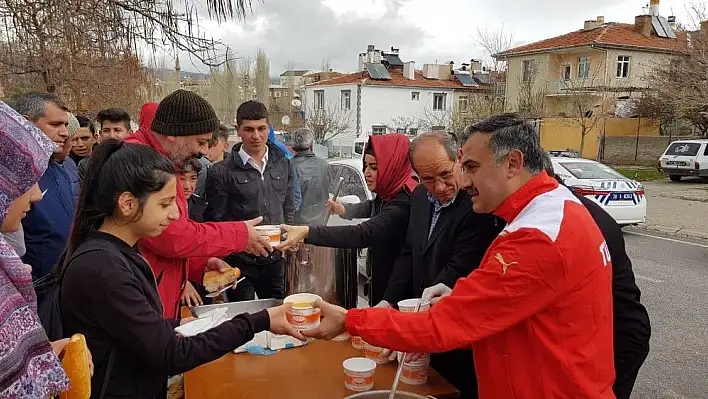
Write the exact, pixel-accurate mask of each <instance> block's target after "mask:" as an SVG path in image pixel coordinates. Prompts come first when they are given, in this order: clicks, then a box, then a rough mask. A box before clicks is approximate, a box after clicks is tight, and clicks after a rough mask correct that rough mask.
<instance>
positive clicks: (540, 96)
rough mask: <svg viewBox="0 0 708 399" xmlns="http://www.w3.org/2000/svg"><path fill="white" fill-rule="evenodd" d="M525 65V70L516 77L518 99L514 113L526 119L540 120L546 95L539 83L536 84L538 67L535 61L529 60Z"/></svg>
mask: <svg viewBox="0 0 708 399" xmlns="http://www.w3.org/2000/svg"><path fill="white" fill-rule="evenodd" d="M527 65H528V67H527V69H526V70H525V71H523V72H522V74H521V76H518V77H517V83H518V87H519V98H518V100H517V110H516V112H518V113H519V114H520V115H522V116H523V117H525V118H528V119H540V118H542V117H543V115H544V109H545V100H546V93H545V89H544V88H543V87H541V84H540V82H537V77H538V67H537V65H536V62H535V60H530V61H529V63H528V64H527Z"/></svg>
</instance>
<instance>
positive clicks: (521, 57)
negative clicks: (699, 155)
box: [496, 0, 688, 117]
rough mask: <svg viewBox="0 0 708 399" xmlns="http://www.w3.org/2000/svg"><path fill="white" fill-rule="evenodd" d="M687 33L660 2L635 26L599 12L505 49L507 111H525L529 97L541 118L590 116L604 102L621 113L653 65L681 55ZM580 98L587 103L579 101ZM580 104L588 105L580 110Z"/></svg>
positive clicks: (501, 56) (642, 87)
mask: <svg viewBox="0 0 708 399" xmlns="http://www.w3.org/2000/svg"><path fill="white" fill-rule="evenodd" d="M687 46H688V40H687V34H686V33H685V32H678V31H677V30H676V29H675V17H669V18H668V19H667V18H664V17H662V16H661V15H659V1H658V0H651V8H650V10H649V11H648V12H647V13H645V14H643V15H638V16H636V17H635V20H634V24H627V23H618V22H605V18H604V17H602V16H600V17H597V18H596V19H594V20H590V21H585V23H584V26H583V28H582V29H579V30H576V31H574V32H570V33H566V34H564V35H560V36H557V37H552V38H550V39H545V40H541V41H538V42H534V43H530V44H526V45H523V46H520V47H516V48H512V49H509V50H506V51H503V52H501V53H499V54H497V55H496V56H497V57H498V58H499V59H502V60H506V61H507V81H506V92H505V101H506V103H505V109H506V110H507V111H523V110H524V109H523V108H524V107H525V106H528V101H527V99H528V98H538V97H533V96H540V97H541V98H542V99H543V114H544V116H569V117H573V116H574V115H575V114H577V113H578V112H583V113H586V114H588V115H589V114H590V113H592V112H593V109H595V110H597V108H598V107H599V104H601V103H607V101H608V100H609V102H610V104H611V105H610V106H609V107H607V108H605V111H604V113H605V114H616V115H617V116H628V115H620V114H622V113H623V111H626V110H627V109H629V108H631V107H627V105H628V104H630V103H631V102H632V101H633V99H635V98H637V97H638V96H641V95H642V92H644V91H646V89H647V82H646V80H645V77H646V76H647V75H648V74H649V73H650V72H651V71H652V68H654V67H655V66H656V65H659V64H662V63H666V62H669V61H670V59H671V57H676V56H680V55H681V54H683V53H685V52H686V50H687ZM578 96H582V97H584V98H586V99H589V100H590V101H583V102H578V101H574V99H576V98H578ZM578 104H584V105H583V107H585V108H587V109H583V110H578V109H577V108H578Z"/></svg>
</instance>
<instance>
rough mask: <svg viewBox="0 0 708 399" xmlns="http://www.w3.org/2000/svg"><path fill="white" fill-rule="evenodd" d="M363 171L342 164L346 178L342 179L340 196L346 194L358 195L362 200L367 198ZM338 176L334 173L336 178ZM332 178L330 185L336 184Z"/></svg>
mask: <svg viewBox="0 0 708 399" xmlns="http://www.w3.org/2000/svg"><path fill="white" fill-rule="evenodd" d="M361 173H362V172H361V171H359V170H357V169H354V168H353V167H351V166H347V165H342V177H343V178H344V181H342V188H341V189H340V191H339V195H340V196H342V197H344V196H345V195H356V196H357V197H358V198H359V201H360V202H364V201H366V200H367V198H366V191H365V187H366V183H365V182H364V179H363V176H362V175H361ZM336 177H337V175H334V178H336ZM332 180H333V179H331V180H330V187H334V186H335V184H333V182H332Z"/></svg>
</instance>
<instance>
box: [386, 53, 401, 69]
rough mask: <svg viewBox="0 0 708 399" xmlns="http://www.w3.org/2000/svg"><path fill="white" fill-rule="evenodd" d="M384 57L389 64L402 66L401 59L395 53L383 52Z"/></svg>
mask: <svg viewBox="0 0 708 399" xmlns="http://www.w3.org/2000/svg"><path fill="white" fill-rule="evenodd" d="M384 58H385V59H386V62H388V65H390V66H403V61H401V58H400V57H399V56H397V55H396V54H385V55H384Z"/></svg>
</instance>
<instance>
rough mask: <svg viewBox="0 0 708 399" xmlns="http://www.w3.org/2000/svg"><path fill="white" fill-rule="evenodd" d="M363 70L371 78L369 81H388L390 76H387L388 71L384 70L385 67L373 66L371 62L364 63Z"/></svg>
mask: <svg viewBox="0 0 708 399" xmlns="http://www.w3.org/2000/svg"><path fill="white" fill-rule="evenodd" d="M364 68H366V71H367V72H369V76H371V79H376V80H390V79H391V75H389V74H388V70H387V69H386V67H385V66H383V65H381V64H375V63H373V62H366V63H364Z"/></svg>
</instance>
